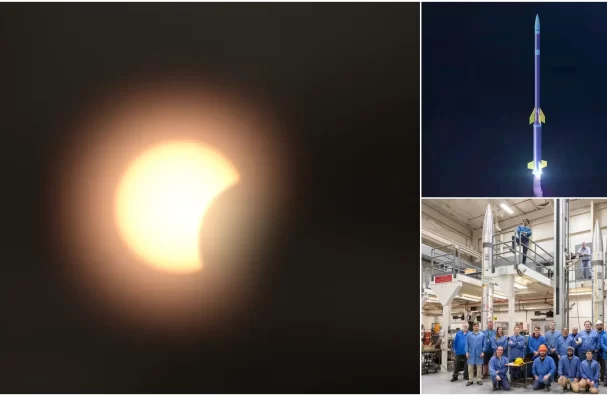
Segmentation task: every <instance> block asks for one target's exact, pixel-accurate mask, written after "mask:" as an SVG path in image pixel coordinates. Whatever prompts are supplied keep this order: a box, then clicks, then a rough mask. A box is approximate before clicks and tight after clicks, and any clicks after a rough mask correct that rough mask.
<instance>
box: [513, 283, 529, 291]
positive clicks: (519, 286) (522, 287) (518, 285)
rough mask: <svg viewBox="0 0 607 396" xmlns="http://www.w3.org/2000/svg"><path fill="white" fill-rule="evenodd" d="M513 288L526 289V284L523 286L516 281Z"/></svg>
mask: <svg viewBox="0 0 607 396" xmlns="http://www.w3.org/2000/svg"><path fill="white" fill-rule="evenodd" d="M514 288H515V289H518V290H522V289H526V288H527V286H524V285H521V284H518V283H516V282H515V283H514Z"/></svg>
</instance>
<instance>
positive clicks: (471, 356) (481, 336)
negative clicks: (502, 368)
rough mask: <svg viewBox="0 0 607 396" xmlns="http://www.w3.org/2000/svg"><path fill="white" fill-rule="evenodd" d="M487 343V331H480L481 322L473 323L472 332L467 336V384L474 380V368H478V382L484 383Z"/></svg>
mask: <svg viewBox="0 0 607 396" xmlns="http://www.w3.org/2000/svg"><path fill="white" fill-rule="evenodd" d="M486 344H487V341H486V335H485V333H483V332H481V331H479V324H478V322H475V323H474V324H473V325H472V332H469V333H468V335H467V336H466V359H467V361H468V382H467V383H466V386H470V385H472V383H473V382H474V381H473V379H474V369H475V368H476V383H477V384H478V385H482V384H483V381H482V371H481V370H482V365H483V357H484V353H483V349H484V348H485V345H486Z"/></svg>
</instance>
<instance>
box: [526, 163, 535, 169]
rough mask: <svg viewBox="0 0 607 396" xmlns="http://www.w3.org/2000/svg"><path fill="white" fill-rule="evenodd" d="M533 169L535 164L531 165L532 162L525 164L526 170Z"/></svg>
mask: <svg viewBox="0 0 607 396" xmlns="http://www.w3.org/2000/svg"><path fill="white" fill-rule="evenodd" d="M534 168H535V164H534V163H533V161H531V162H530V163H528V164H527V169H531V170H533V169H534Z"/></svg>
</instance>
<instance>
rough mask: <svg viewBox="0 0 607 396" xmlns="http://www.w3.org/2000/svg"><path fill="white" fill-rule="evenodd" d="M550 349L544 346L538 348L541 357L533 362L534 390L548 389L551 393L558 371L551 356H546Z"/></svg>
mask: <svg viewBox="0 0 607 396" xmlns="http://www.w3.org/2000/svg"><path fill="white" fill-rule="evenodd" d="M547 350H548V348H546V345H544V344H542V345H540V347H539V348H538V352H539V354H540V356H539V357H538V358H537V359H535V360H534V361H533V367H532V368H531V373H532V374H533V378H534V379H535V381H533V390H538V389H546V391H550V384H551V383H552V379H553V377H554V372H555V371H556V366H555V365H554V360H553V359H552V358H551V357H550V356H546V352H547Z"/></svg>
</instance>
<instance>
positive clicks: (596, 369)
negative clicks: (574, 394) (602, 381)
mask: <svg viewBox="0 0 607 396" xmlns="http://www.w3.org/2000/svg"><path fill="white" fill-rule="evenodd" d="M600 374H601V367H600V366H599V363H598V362H597V361H596V360H594V359H592V351H587V352H586V360H584V361H583V362H582V363H581V364H580V377H582V379H581V380H580V390H581V391H585V390H590V393H599V376H600Z"/></svg>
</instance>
